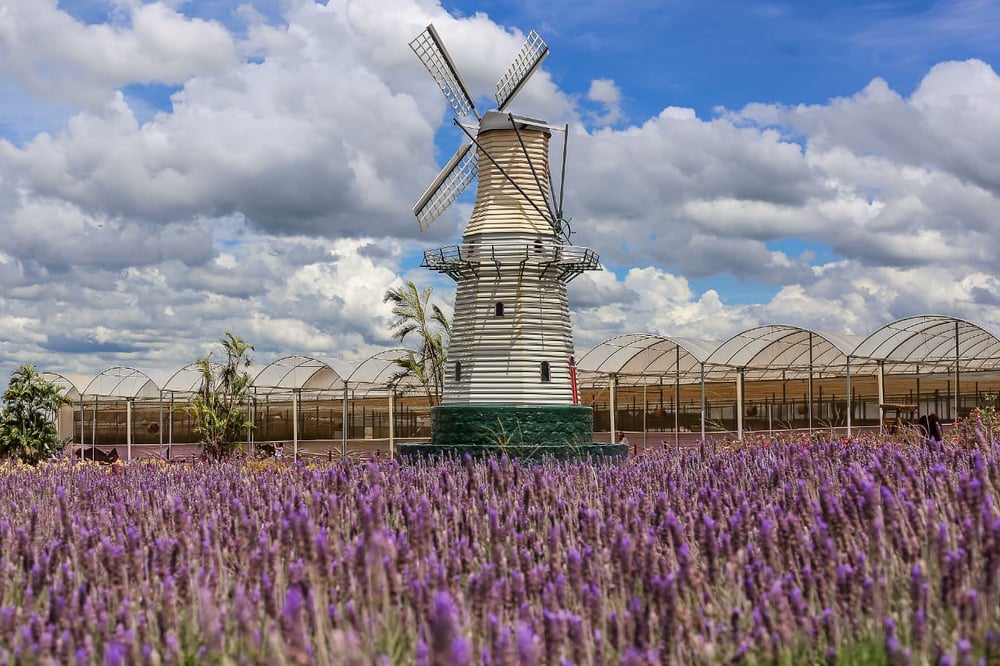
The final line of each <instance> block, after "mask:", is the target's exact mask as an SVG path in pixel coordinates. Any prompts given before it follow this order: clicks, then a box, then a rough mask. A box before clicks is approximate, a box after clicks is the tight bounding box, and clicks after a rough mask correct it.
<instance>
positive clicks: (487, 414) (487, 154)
mask: <svg viewBox="0 0 1000 666" xmlns="http://www.w3.org/2000/svg"><path fill="white" fill-rule="evenodd" d="M410 47H411V48H412V49H413V51H414V52H415V53H416V54H417V57H418V58H419V59H420V61H421V62H422V63H423V64H424V66H425V67H426V68H427V71H428V72H429V73H430V74H431V77H432V78H433V79H434V81H435V82H436V83H437V85H438V87H439V88H440V89H441V92H442V93H444V96H445V98H446V99H447V100H448V102H449V104H450V105H451V107H452V109H453V110H454V111H455V124H456V125H457V126H458V127H459V128H460V129H461V131H462V133H463V135H464V137H463V138H464V140H463V141H462V142H461V144H460V146H459V148H458V150H457V151H455V154H454V155H453V156H452V157H451V159H450V160H448V162H447V164H445V166H444V168H443V169H442V170H441V172H440V174H439V175H438V176H437V178H435V179H434V181H433V182H432V183H431V185H430V187H428V188H427V190H426V192H424V194H423V196H421V197H420V198H419V200H418V201H417V203H416V205H415V206H414V207H413V212H414V215H415V216H416V218H417V222H418V224H419V226H420V228H421V230H425V229H427V227H428V226H429V225H430V224H431V223H432V222H433V221H434V220H435V219H437V218H438V217H440V216H441V215H442V213H444V212H445V211H446V210H447V209H448V207H449V206H450V205H451V204H452V203H454V202H455V201H456V200H457V199H458V198H459V197H460V196H461V195H462V193H463V192H464V191H465V190H466V188H468V187H469V186H470V185H471V184H472V182H473V181H475V180H478V184H477V190H476V202H475V205H474V206H473V210H472V214H471V217H470V219H469V222H468V223H467V225H466V227H465V230H464V231H463V233H462V242H461V244H456V245H449V246H446V247H441V248H436V249H429V250H425V251H424V261H423V266H425V267H427V268H430V269H431V270H434V271H438V272H441V273H444V274H446V275H448V276H450V277H451V278H452V279H454V280H455V282H456V283H457V286H456V293H455V315H454V321H453V323H452V332H451V340H450V344H449V348H448V362H449V368H448V372H447V373H446V378H445V387H444V395H443V399H442V403H441V405H439V406H437V407H435V408H433V410H432V413H431V424H432V432H433V440H432V442H431V445H430V446H431V447H439V448H445V449H462V450H468V449H470V448H481V447H486V448H489V446H490V445H491V444H502V445H505V446H508V447H509V446H511V445H514V446H525V447H529V448H533V449H535V450H537V449H539V448H546V447H547V450H554V449H552V447H555V448H559V447H562V448H563V449H565V448H566V447H579V446H580V445H587V446H590V445H591V444H592V439H593V418H592V414H591V410H590V408H589V407H582V406H580V405H579V398H578V394H577V390H576V378H575V367H574V363H573V339H572V329H571V325H570V316H569V303H568V299H567V295H566V285H567V283H568V282H569V281H570V280H571V279H573V278H574V277H576V276H577V275H579V274H581V273H582V272H583V271H586V270H596V269H599V268H600V262H599V260H598V256H597V253H595V252H594V251H593V250H591V249H588V248H583V247H576V246H573V245H572V244H570V242H569V236H570V234H569V226H568V224H567V222H566V220H565V219H564V217H563V208H562V203H563V195H562V183H563V182H564V180H565V168H566V153H565V145H566V142H565V140H564V141H563V146H564V150H563V159H562V177H561V178H560V181H559V193H558V195H555V194H554V190H555V188H554V186H553V180H552V173H551V170H550V168H549V140H550V137H551V136H552V133H553V132H557V131H562V132H564V133H565V132H566V130H567V129H568V128H567V127H566V126H564V127H556V126H553V125H549V124H548V123H546V122H544V121H541V120H537V119H533V118H528V117H524V116H518V115H515V114H513V113H511V112H510V111H508V107H509V106H510V105H511V102H512V101H513V100H514V98H515V96H516V95H517V93H518V92H519V91H520V90H521V89H522V88H523V87H524V85H525V83H526V82H527V81H528V79H529V78H530V77H531V75H532V74H533V73H534V72H535V71H536V70H537V69H538V67H539V66H540V65H541V63H542V61H543V60H544V59H545V57H546V56H547V55H548V53H549V49H548V46H546V44H545V42H544V41H543V40H542V38H541V37H540V36H539V35H538V33H536V32H535V31H531V32H530V33H529V34H528V36H527V39H526V41H525V43H524V45H523V46H522V48H521V50H520V51H519V52H518V53H517V55H516V56H515V57H514V60H513V62H512V63H511V65H510V67H509V68H508V69H507V71H506V73H504V74H503V76H501V77H500V79H499V81H498V82H497V85H496V96H495V99H496V104H497V106H496V108H495V109H493V110H490V111H487V112H486V113H483V114H480V112H479V110H478V109H477V108H476V105H475V102H474V101H473V97H472V94H471V93H470V92H469V88H468V87H467V86H466V84H465V82H464V81H463V79H462V76H461V74H460V73H459V70H458V68H457V67H456V66H455V63H454V61H453V60H452V59H451V56H450V55H449V54H448V51H447V49H446V48H445V46H444V43H443V42H442V40H441V38H440V36H439V35H438V33H437V31H436V30H435V29H434V26H433V25H429V26H427V28H426V29H425V30H424V31H423V32H422V33H420V35H418V36H417V37H416V38H415V39H414V40H413V41H412V42H410Z"/></svg>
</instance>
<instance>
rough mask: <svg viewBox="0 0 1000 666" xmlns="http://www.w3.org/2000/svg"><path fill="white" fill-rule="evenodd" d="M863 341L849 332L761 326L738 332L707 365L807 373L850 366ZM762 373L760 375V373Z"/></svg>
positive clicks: (715, 353) (718, 350)
mask: <svg viewBox="0 0 1000 666" xmlns="http://www.w3.org/2000/svg"><path fill="white" fill-rule="evenodd" d="M860 340H861V337H860V336H856V335H848V334H846V333H828V332H822V331H814V330H812V329H808V328H800V327H798V326H787V325H781V324H775V325H769V326H758V327H756V328H751V329H749V330H747V331H743V332H741V333H737V334H736V335H734V336H733V337H731V338H729V339H728V340H726V341H725V342H723V343H722V344H721V345H719V347H718V348H717V349H716V350H715V351H714V352H712V355H711V356H709V357H708V360H707V361H706V363H708V364H711V365H722V366H726V367H729V368H748V369H753V370H762V371H768V372H765V373H764V374H763V375H760V376H761V378H763V377H764V376H766V375H768V374H774V373H777V372H781V371H786V375H785V376H786V377H787V376H789V375H788V374H787V371H789V370H791V371H793V373H796V371H797V372H802V373H808V372H809V371H810V370H812V371H822V370H824V369H835V370H836V371H838V372H839V371H841V370H843V369H844V368H846V366H847V357H848V356H849V355H851V353H852V352H853V351H854V348H855V347H856V345H857V344H858V342H859V341H860ZM758 374H759V373H758Z"/></svg>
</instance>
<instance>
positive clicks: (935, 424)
mask: <svg viewBox="0 0 1000 666" xmlns="http://www.w3.org/2000/svg"><path fill="white" fill-rule="evenodd" d="M917 423H918V424H919V425H920V430H921V431H922V433H923V436H924V438H926V439H932V440H934V441H935V442H940V441H941V439H942V438H943V435H944V432H943V429H942V428H941V419H939V418H938V415H937V414H923V415H922V416H921V417H920V418H919V419H917Z"/></svg>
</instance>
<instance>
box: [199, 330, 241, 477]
mask: <svg viewBox="0 0 1000 666" xmlns="http://www.w3.org/2000/svg"><path fill="white" fill-rule="evenodd" d="M219 342H220V344H221V346H222V353H223V355H224V356H225V360H224V361H223V362H221V363H217V362H214V361H213V360H212V354H211V353H210V354H209V355H208V356H205V357H203V358H200V359H198V360H197V361H196V364H197V366H198V368H199V369H200V370H201V388H200V389H199V391H198V395H196V396H195V397H194V398H193V399H192V401H191V406H190V407H189V408H188V411H189V412H190V414H191V416H192V417H193V418H194V423H195V425H194V430H195V433H196V434H197V435H198V438H199V442H200V443H201V447H202V451H203V452H204V453H205V455H206V456H208V457H210V458H212V459H213V460H222V459H223V458H228V457H230V456H232V455H233V454H235V453H236V452H237V451H239V450H240V449H241V446H242V443H243V442H244V441H245V440H246V434H247V430H248V429H250V428H252V427H253V421H251V420H250V418H249V413H248V410H247V401H248V400H249V398H250V395H251V388H252V387H251V377H250V374H249V373H248V372H247V370H246V369H247V368H249V367H250V363H251V362H252V359H251V357H250V352H251V351H253V345H251V344H250V343H249V342H247V341H245V340H243V339H242V338H239V337H237V336H235V335H233V334H232V333H230V332H229V331H226V336H225V337H224V338H222V339H221V340H220V341H219Z"/></svg>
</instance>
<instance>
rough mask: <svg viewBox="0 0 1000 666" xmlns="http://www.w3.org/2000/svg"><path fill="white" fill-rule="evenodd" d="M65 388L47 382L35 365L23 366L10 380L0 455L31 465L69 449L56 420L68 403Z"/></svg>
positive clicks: (2, 416)
mask: <svg viewBox="0 0 1000 666" xmlns="http://www.w3.org/2000/svg"><path fill="white" fill-rule="evenodd" d="M61 391H62V388H61V387H59V386H56V385H55V384H53V383H52V382H50V381H48V380H46V379H45V378H43V377H42V376H41V375H39V374H38V371H36V370H35V366H33V365H22V366H21V367H20V368H18V369H17V370H15V371H14V373H13V374H12V375H11V377H10V385H9V386H8V387H7V390H6V391H4V393H3V411H2V412H0V456H3V457H5V458H16V459H18V460H20V461H21V462H24V463H26V464H29V465H37V464H38V463H39V462H41V461H43V460H48V459H50V458H52V457H54V456H56V455H57V454H59V453H60V452H61V451H62V449H63V448H64V447H65V446H66V442H68V441H69V439H68V438H66V439H61V438H60V437H59V433H58V430H57V429H56V424H55V422H54V421H55V419H56V418H57V417H58V414H59V407H61V406H62V405H65V404H67V403H68V402H69V400H68V399H67V398H66V397H65V396H63V395H62V393H61Z"/></svg>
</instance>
